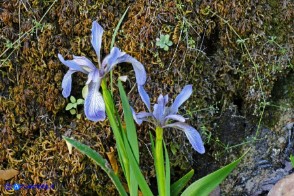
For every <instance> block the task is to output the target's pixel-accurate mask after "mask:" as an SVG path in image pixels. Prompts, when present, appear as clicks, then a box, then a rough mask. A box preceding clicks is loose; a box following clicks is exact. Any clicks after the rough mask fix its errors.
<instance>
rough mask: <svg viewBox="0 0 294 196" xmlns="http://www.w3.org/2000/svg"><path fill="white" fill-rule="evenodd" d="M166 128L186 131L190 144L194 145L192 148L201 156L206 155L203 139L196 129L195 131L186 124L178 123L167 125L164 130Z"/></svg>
mask: <svg viewBox="0 0 294 196" xmlns="http://www.w3.org/2000/svg"><path fill="white" fill-rule="evenodd" d="M165 127H173V128H177V129H180V130H182V131H184V132H185V134H186V136H187V138H188V140H189V142H190V143H191V144H192V147H193V148H194V149H195V150H196V151H197V152H198V153H200V154H204V153H205V148H204V145H203V142H202V139H201V137H200V134H199V133H198V131H197V130H196V129H194V128H193V127H191V126H190V125H187V124H186V123H182V122H177V123H172V124H168V125H165V126H164V127H163V128H165Z"/></svg>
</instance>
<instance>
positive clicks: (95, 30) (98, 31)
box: [91, 21, 103, 65]
mask: <svg viewBox="0 0 294 196" xmlns="http://www.w3.org/2000/svg"><path fill="white" fill-rule="evenodd" d="M102 35H103V28H102V27H101V26H100V25H99V24H98V23H97V22H96V21H94V22H93V23H92V36H91V44H92V46H93V48H94V50H95V52H96V55H97V58H98V62H99V65H100V62H101V59H100V49H101V43H102Z"/></svg>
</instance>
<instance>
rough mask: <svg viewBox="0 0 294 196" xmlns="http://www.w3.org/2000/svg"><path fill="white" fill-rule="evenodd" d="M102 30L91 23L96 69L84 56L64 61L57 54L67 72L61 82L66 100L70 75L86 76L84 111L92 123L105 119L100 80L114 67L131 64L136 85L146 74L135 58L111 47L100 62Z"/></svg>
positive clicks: (141, 83) (69, 86) (69, 88)
mask: <svg viewBox="0 0 294 196" xmlns="http://www.w3.org/2000/svg"><path fill="white" fill-rule="evenodd" d="M102 35H103V28H102V27H101V26H100V25H99V24H98V23H97V22H96V21H94V22H93V23H92V36H91V44H92V46H93V48H94V50H95V52H96V54H97V57H98V68H97V67H96V66H95V65H94V64H93V63H92V62H91V61H90V60H89V59H87V58H86V57H84V56H73V60H64V58H63V56H62V55H61V54H58V58H59V60H60V61H61V62H62V63H63V64H64V65H66V66H67V67H68V68H69V70H68V71H67V73H66V74H65V75H64V77H63V80H62V88H63V91H62V95H63V96H64V97H65V98H67V97H68V96H69V95H70V92H71V83H72V74H73V73H75V72H82V73H85V74H87V75H88V80H87V82H86V85H88V95H87V97H86V99H85V104H84V110H85V114H86V117H87V118H88V119H89V120H92V121H95V122H96V121H103V120H104V119H105V103H104V100H103V97H102V95H101V93H100V92H99V88H100V85H101V81H102V79H103V78H104V77H105V75H106V74H107V73H108V72H110V71H111V70H112V69H113V68H114V67H115V65H117V64H119V63H123V62H127V63H131V64H132V65H133V69H134V71H135V76H136V82H137V84H138V85H144V83H145V81H146V72H145V69H144V66H143V65H142V64H141V63H140V62H139V61H137V60H136V59H135V58H133V57H131V56H130V55H128V54H126V53H125V52H121V51H120V49H119V48H117V47H113V48H112V50H111V51H110V54H108V55H107V56H106V57H105V58H104V59H103V60H102V61H101V57H100V49H101V42H102Z"/></svg>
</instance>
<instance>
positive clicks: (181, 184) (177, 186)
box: [171, 169, 194, 196]
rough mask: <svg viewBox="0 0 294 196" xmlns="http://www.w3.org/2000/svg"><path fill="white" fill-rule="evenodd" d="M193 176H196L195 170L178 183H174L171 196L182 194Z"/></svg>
mask: <svg viewBox="0 0 294 196" xmlns="http://www.w3.org/2000/svg"><path fill="white" fill-rule="evenodd" d="M193 175H194V170H193V169H192V170H190V171H189V172H188V173H187V174H186V175H184V176H183V177H182V178H180V179H179V180H178V181H176V182H174V183H173V184H172V186H171V195H172V196H176V195H179V194H180V192H181V191H182V190H183V189H184V187H185V186H186V185H187V183H188V182H189V180H190V179H191V178H192V177H193Z"/></svg>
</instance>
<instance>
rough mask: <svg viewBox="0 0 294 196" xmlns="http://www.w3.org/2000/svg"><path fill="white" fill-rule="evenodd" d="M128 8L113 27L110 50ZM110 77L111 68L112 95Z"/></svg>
mask: <svg viewBox="0 0 294 196" xmlns="http://www.w3.org/2000/svg"><path fill="white" fill-rule="evenodd" d="M129 8H130V7H127V9H126V11H125V12H124V14H123V15H122V17H121V18H120V19H119V21H118V23H117V25H116V27H115V29H114V33H113V34H112V39H111V43H110V51H111V49H112V48H113V46H114V42H115V37H116V34H117V32H118V29H119V27H120V25H121V23H122V22H123V20H124V18H125V16H126V14H127V12H128V10H129ZM112 78H113V76H112V70H111V71H110V90H111V95H112V93H113V81H112ZM84 99H85V98H84Z"/></svg>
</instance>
